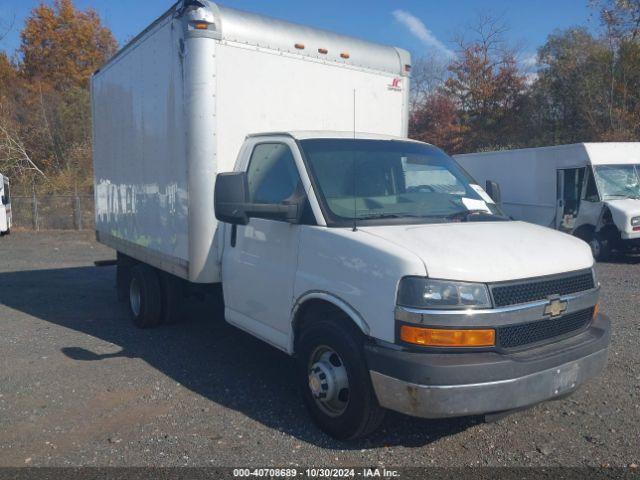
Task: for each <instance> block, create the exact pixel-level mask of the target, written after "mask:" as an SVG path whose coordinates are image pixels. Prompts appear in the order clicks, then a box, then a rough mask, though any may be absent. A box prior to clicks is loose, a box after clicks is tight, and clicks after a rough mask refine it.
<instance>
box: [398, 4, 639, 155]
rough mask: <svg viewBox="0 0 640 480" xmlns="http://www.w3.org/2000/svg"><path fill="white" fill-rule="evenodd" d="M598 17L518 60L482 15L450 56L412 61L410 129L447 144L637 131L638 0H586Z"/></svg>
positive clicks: (452, 148)
mask: <svg viewBox="0 0 640 480" xmlns="http://www.w3.org/2000/svg"><path fill="white" fill-rule="evenodd" d="M589 3H590V6H591V8H592V9H593V11H594V12H595V13H596V16H597V17H598V19H599V22H600V28H599V29H598V31H597V33H592V32H591V31H590V29H588V28H586V27H585V26H575V27H572V28H569V29H566V30H558V31H555V32H553V33H552V34H551V35H549V36H548V38H547V40H546V42H545V44H544V45H542V46H541V47H540V48H539V49H538V51H537V55H536V57H535V59H534V60H535V61H534V62H532V63H534V65H535V69H534V70H533V71H527V69H526V66H523V65H522V62H521V61H518V55H517V54H518V52H517V50H516V49H515V48H513V47H512V46H510V45H508V43H507V42H506V41H505V32H506V28H505V27H504V26H503V25H502V24H501V23H500V22H499V21H498V20H496V19H495V18H490V17H483V18H480V19H479V21H478V22H477V25H476V26H475V27H473V28H470V29H468V31H467V32H466V34H467V36H466V38H462V37H461V38H460V39H458V42H457V43H458V51H457V55H456V57H455V58H454V59H453V60H452V61H450V62H448V63H447V64H445V63H443V62H442V61H441V60H439V59H438V58H437V57H434V56H427V57H424V58H421V59H419V60H418V61H417V62H416V66H415V67H416V68H414V73H413V81H414V88H413V100H412V112H411V120H410V136H412V137H413V138H416V139H419V140H423V141H426V142H429V143H433V144H435V145H438V146H440V147H442V148H444V149H445V150H446V151H447V152H449V153H466V152H475V151H483V150H500V149H510V148H522V147H537V146H547V145H557V144H565V143H577V142H606V141H638V140H639V139H640V0H591V1H590V2H589Z"/></svg>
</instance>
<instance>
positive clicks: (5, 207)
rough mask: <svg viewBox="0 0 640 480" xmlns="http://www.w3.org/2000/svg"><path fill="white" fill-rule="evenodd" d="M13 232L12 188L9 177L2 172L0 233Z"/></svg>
mask: <svg viewBox="0 0 640 480" xmlns="http://www.w3.org/2000/svg"><path fill="white" fill-rule="evenodd" d="M10 233H11V189H10V187H9V178H8V177H6V176H4V175H2V174H0V235H9V234H10Z"/></svg>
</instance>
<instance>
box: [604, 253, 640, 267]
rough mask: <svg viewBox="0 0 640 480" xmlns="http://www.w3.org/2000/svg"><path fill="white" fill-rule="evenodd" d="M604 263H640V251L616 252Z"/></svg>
mask: <svg viewBox="0 0 640 480" xmlns="http://www.w3.org/2000/svg"><path fill="white" fill-rule="evenodd" d="M602 263H611V264H614V265H638V264H640V254H639V253H633V254H630V253H624V252H614V253H612V254H611V257H610V258H608V259H607V260H606V261H603V262H602Z"/></svg>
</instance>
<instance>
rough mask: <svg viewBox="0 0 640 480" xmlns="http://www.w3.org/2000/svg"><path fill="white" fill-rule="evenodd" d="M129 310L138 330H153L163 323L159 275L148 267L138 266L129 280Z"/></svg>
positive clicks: (133, 269) (134, 268)
mask: <svg viewBox="0 0 640 480" xmlns="http://www.w3.org/2000/svg"><path fill="white" fill-rule="evenodd" d="M129 308H130V310H131V316H132V318H133V323H134V324H135V325H136V326H137V327H138V328H151V327H155V326H157V325H159V324H160V321H161V316H160V313H161V309H162V302H161V290H160V281H159V279H158V274H157V272H156V270H155V269H153V268H151V267H149V266H148V265H143V264H140V265H136V266H135V267H133V268H132V269H131V275H130V280H129Z"/></svg>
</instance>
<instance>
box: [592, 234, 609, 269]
mask: <svg viewBox="0 0 640 480" xmlns="http://www.w3.org/2000/svg"><path fill="white" fill-rule="evenodd" d="M589 246H590V247H591V253H592V254H593V258H595V259H596V260H597V261H599V262H604V261H607V260H608V259H609V257H610V256H611V241H610V240H609V239H608V238H606V237H605V236H603V235H600V234H598V233H595V234H594V235H593V236H592V237H591V240H589Z"/></svg>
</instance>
